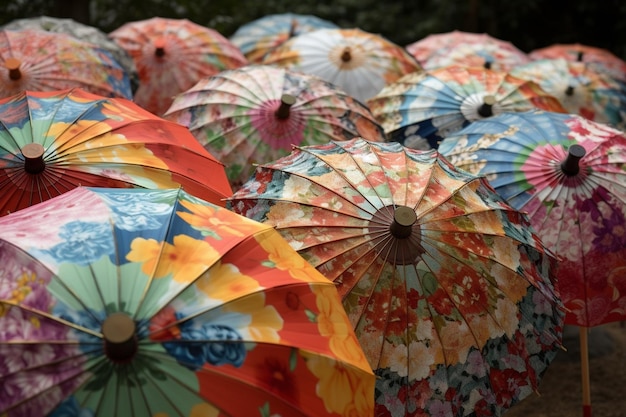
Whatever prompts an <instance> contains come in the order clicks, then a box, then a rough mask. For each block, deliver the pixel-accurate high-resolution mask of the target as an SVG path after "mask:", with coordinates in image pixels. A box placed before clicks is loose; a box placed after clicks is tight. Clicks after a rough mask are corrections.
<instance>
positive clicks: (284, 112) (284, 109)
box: [275, 94, 296, 120]
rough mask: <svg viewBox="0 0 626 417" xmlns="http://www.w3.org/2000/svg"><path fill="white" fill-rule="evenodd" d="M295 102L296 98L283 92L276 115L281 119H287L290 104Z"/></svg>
mask: <svg viewBox="0 0 626 417" xmlns="http://www.w3.org/2000/svg"><path fill="white" fill-rule="evenodd" d="M295 103H296V98H295V97H294V96H292V95H289V94H283V95H282V96H281V98H280V107H278V109H276V113H275V115H276V117H278V118H279V119H281V120H284V119H288V118H289V114H290V109H291V106H293V105H294V104H295Z"/></svg>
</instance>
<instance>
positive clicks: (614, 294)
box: [439, 111, 626, 408]
mask: <svg viewBox="0 0 626 417" xmlns="http://www.w3.org/2000/svg"><path fill="white" fill-rule="evenodd" d="M439 150H440V151H441V152H442V153H443V154H444V155H445V156H447V157H448V158H449V159H450V161H451V162H453V163H454V164H455V166H458V167H459V168H461V169H464V170H467V171H469V172H472V173H476V174H481V175H486V176H487V177H488V178H489V179H490V183H491V184H492V185H493V186H494V188H495V189H496V191H497V192H498V193H499V194H500V195H502V197H503V198H505V199H506V200H507V202H508V203H509V204H511V205H512V206H513V207H515V208H517V209H519V210H524V211H526V212H528V214H529V217H530V221H531V223H532V225H533V226H534V227H535V229H536V230H537V231H538V232H537V233H538V235H539V237H540V238H541V240H542V241H543V242H544V244H545V245H546V246H547V247H548V248H550V249H551V250H552V251H553V252H555V253H556V255H558V256H559V258H560V261H559V268H558V270H557V281H558V287H559V291H560V295H561V298H562V300H563V303H564V305H565V307H566V308H567V315H566V316H565V323H566V324H571V325H577V326H580V331H581V344H582V346H581V355H582V356H581V359H582V365H583V370H585V369H586V368H587V367H588V363H587V362H586V361H587V342H586V336H587V329H588V328H589V327H592V326H599V325H601V324H605V323H610V322H615V321H622V320H625V319H626V274H625V273H624V272H625V271H626V234H624V233H622V231H623V230H625V228H626V134H625V133H624V132H622V131H619V130H616V129H613V128H611V127H609V126H608V125H605V124H602V123H597V122H593V121H590V120H588V119H586V118H584V117H581V116H578V115H567V114H557V113H551V112H539V111H536V112H526V113H517V114H502V115H499V116H496V117H493V118H492V119H489V120H483V121H480V122H476V124H472V125H469V126H467V127H466V128H464V129H463V130H461V131H459V132H458V133H457V135H453V136H450V137H448V138H446V139H444V140H443V141H442V142H441V144H440V146H439ZM588 384H589V380H588V373H587V376H586V377H585V376H583V387H588ZM583 404H584V405H585V406H589V408H590V404H591V402H590V398H589V394H588V392H587V393H586V394H585V395H584V398H583Z"/></svg>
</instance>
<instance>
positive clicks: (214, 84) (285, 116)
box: [163, 65, 385, 188]
mask: <svg viewBox="0 0 626 417" xmlns="http://www.w3.org/2000/svg"><path fill="white" fill-rule="evenodd" d="M163 117H164V118H166V119H169V120H173V121H175V122H177V123H180V124H182V125H184V126H187V127H188V128H189V130H190V131H191V133H192V134H193V135H194V136H195V137H196V138H197V139H198V141H199V142H200V143H201V144H203V145H204V146H205V147H206V149H207V150H208V151H209V152H210V153H211V154H212V155H215V157H217V158H218V159H219V160H220V161H222V162H224V164H225V165H226V172H227V175H228V178H229V179H230V181H231V186H232V187H233V188H237V187H239V186H240V185H241V184H242V183H243V182H245V181H246V180H247V179H248V178H249V177H250V174H251V173H252V172H253V171H254V166H253V164H256V163H259V162H269V161H271V160H274V159H277V158H279V157H282V156H285V155H287V154H288V153H289V152H290V151H291V146H292V145H314V144H320V143H326V142H327V141H329V140H331V139H335V140H344V139H351V138H353V137H355V136H361V137H365V138H367V139H368V140H372V141H379V142H382V141H384V140H385V134H384V131H383V129H382V127H381V126H380V125H379V124H378V122H377V121H376V119H375V118H374V116H373V115H372V114H371V112H370V111H369V109H368V108H367V106H365V105H364V104H362V103H360V102H359V101H357V100H355V99H354V98H353V97H352V96H350V95H348V94H347V93H345V92H344V91H343V90H341V89H339V88H337V87H336V86H334V85H332V84H330V83H328V82H326V81H324V80H322V79H320V78H319V77H316V76H313V75H307V74H303V73H298V72H295V71H290V70H287V69H284V68H278V67H272V66H269V65H248V66H245V67H241V68H237V69H234V70H225V71H222V72H221V73H219V74H216V75H214V76H213V77H210V78H206V79H204V80H201V81H199V82H198V83H197V84H196V85H195V86H194V87H193V88H191V89H189V90H187V91H186V92H184V93H182V94H180V95H179V96H178V97H176V99H175V100H174V103H173V104H172V106H171V107H170V108H169V110H168V111H167V112H166V113H165V114H164V116H163Z"/></svg>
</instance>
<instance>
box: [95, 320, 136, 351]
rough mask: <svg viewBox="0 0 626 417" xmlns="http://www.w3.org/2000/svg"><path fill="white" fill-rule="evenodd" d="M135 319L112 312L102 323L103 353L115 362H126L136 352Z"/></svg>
mask: <svg viewBox="0 0 626 417" xmlns="http://www.w3.org/2000/svg"><path fill="white" fill-rule="evenodd" d="M135 330H136V327H135V321H134V320H133V319H132V318H131V317H129V316H128V315H126V314H124V313H113V314H111V315H109V316H108V317H107V318H106V319H105V320H104V322H103V323H102V336H103V338H104V353H105V355H106V356H107V357H108V358H109V359H110V360H111V361H112V362H116V363H126V362H128V361H130V360H131V359H132V358H133V357H134V356H135V354H136V353H137V347H138V343H137V335H136V334H135Z"/></svg>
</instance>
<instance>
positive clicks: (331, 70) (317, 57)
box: [261, 29, 422, 101]
mask: <svg viewBox="0 0 626 417" xmlns="http://www.w3.org/2000/svg"><path fill="white" fill-rule="evenodd" d="M261 63H263V64H268V65H277V66H280V67H284V68H288V69H291V70H294V71H301V72H304V73H307V74H312V75H317V76H319V77H320V78H322V79H324V80H326V81H328V82H330V83H333V84H335V85H337V86H338V87H339V88H341V89H342V90H344V91H346V92H347V93H348V94H350V95H351V96H353V97H355V98H356V99H358V100H361V101H365V100H367V99H369V98H371V97H373V96H374V95H376V93H378V92H379V91H380V90H382V88H383V87H384V86H385V85H387V84H388V83H390V82H393V81H395V80H397V79H398V78H400V77H402V76H403V75H405V74H408V73H410V72H414V71H421V70H422V68H421V67H420V65H419V64H418V63H417V61H415V59H414V58H413V57H412V56H411V55H410V54H409V53H408V52H406V50H405V49H404V48H402V47H401V46H398V45H396V44H394V43H393V42H391V41H389V40H387V39H386V38H384V37H383V36H381V35H377V34H374V33H369V32H365V31H363V30H360V29H318V30H315V31H313V32H308V33H303V34H301V35H299V36H296V37H294V38H291V39H289V40H287V41H285V42H284V43H283V44H282V45H280V46H278V47H277V48H274V49H273V50H272V51H270V52H268V54H267V55H265V57H264V58H263V60H262V61H261Z"/></svg>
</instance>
